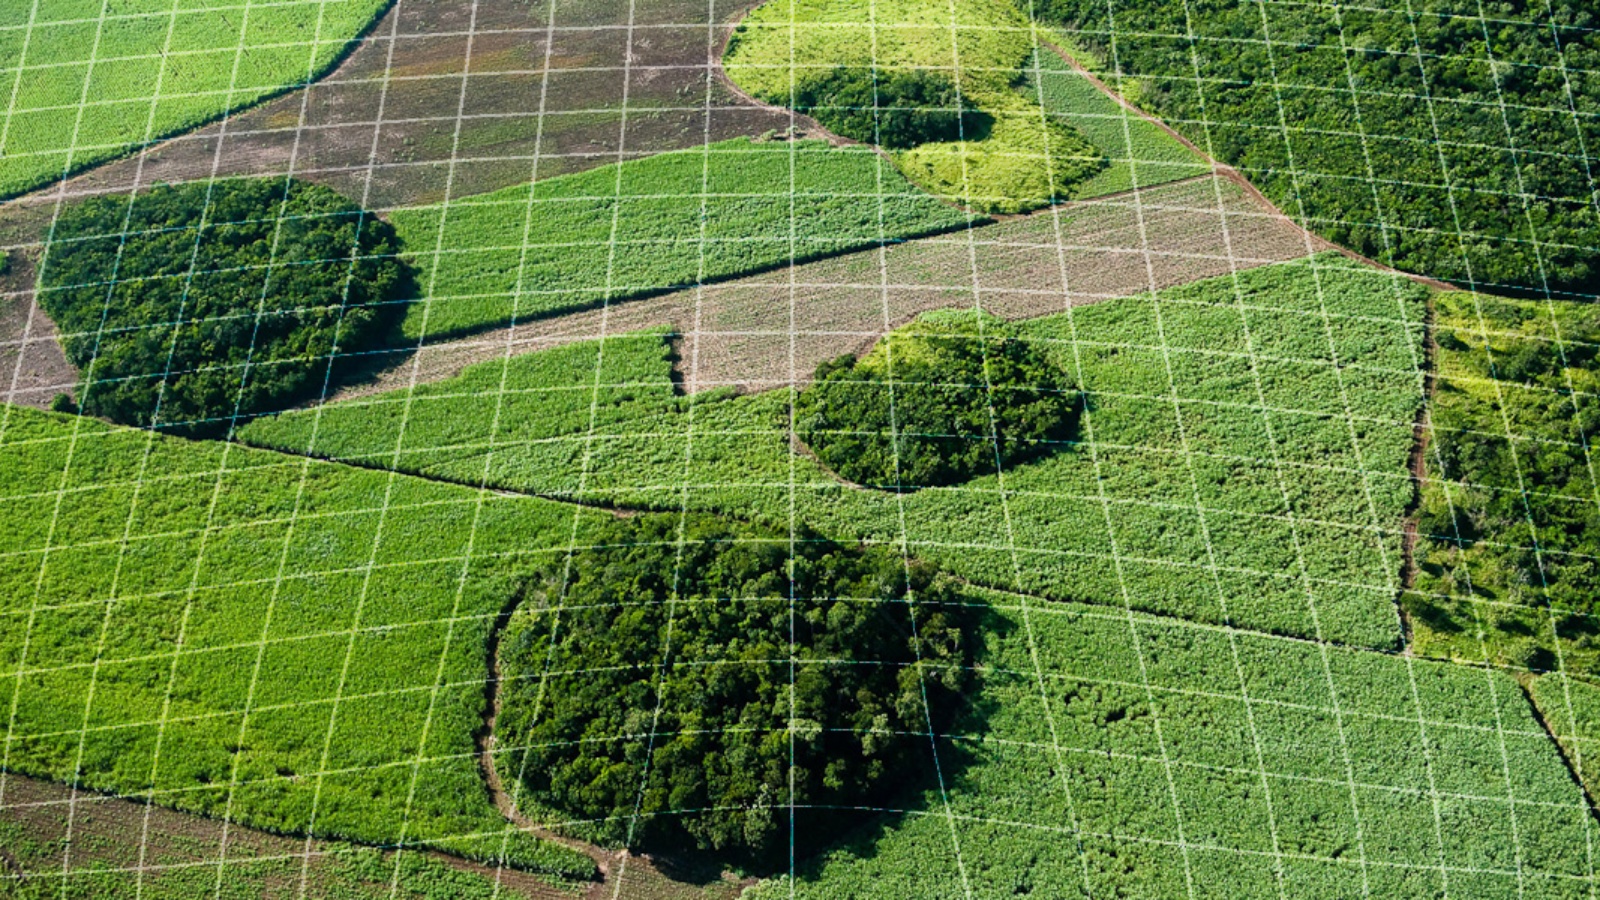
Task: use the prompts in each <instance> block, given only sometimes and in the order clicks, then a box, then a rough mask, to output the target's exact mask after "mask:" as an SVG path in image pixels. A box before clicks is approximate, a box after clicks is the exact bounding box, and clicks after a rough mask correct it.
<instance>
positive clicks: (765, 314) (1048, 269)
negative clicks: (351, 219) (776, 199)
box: [331, 176, 1308, 400]
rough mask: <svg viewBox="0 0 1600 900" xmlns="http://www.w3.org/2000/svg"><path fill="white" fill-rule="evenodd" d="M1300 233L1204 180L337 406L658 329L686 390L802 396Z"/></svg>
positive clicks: (500, 342) (461, 357)
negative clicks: (830, 374)
mask: <svg viewBox="0 0 1600 900" xmlns="http://www.w3.org/2000/svg"><path fill="white" fill-rule="evenodd" d="M1307 252H1308V248H1307V246H1306V242H1305V233H1304V232H1303V231H1301V230H1300V229H1298V228H1295V227H1294V226H1293V225H1291V224H1288V223H1286V222H1284V221H1283V220H1282V219H1281V218H1280V217H1279V216H1278V215H1277V214H1276V213H1275V212H1272V211H1270V210H1264V209H1262V208H1261V207H1260V206H1259V205H1258V204H1257V203H1256V202H1255V201H1254V200H1253V199H1252V198H1250V197H1249V196H1247V195H1246V194H1245V193H1244V192H1243V191H1241V190H1240V189H1239V188H1238V187H1237V186H1235V185H1234V184H1232V183H1231V182H1230V181H1228V180H1226V179H1222V178H1217V177H1212V176H1205V177H1202V178H1198V179H1192V180H1189V181H1185V182H1179V183H1175V184H1168V185H1162V186H1159V187H1155V188H1150V189H1147V190H1141V191H1138V192H1133V193H1129V194H1124V195H1120V196H1116V197H1105V198H1100V199H1097V200H1092V201H1086V202H1082V203H1075V204H1066V205H1063V206H1061V207H1057V208H1056V210H1046V211H1044V212H1041V213H1037V214H1034V215H1031V216H1021V217H1016V218H1011V219H1007V220H1006V221H1004V222H1001V223H999V224H996V225H991V226H987V227H983V228H975V229H972V230H971V231H965V232H958V233H955V234H950V235H945V236H942V237H935V238H926V239H922V240H918V241H913V242H909V243H904V244H898V245H892V246H887V247H884V248H881V249H877V250H870V251H865V252H860V253H852V254H847V255H844V256H839V257H834V258H831V259H826V260H821V261H818V262H813V263H807V264H804V265H799V266H794V267H790V268H786V269H780V270H776V271H773V272H767V273H763V274H760V275H754V276H750V277H748V278H740V279H735V280H732V281H728V282H723V283H720V284H715V285H706V286H702V287H699V288H694V289H690V290H684V291H679V292H676V293H672V294H665V295H662V296H659V297H654V298H648V299H643V300H634V301H626V302H621V303H616V304H613V305H611V306H609V307H606V308H603V309H596V310H589V311H586V312H582V313H577V314H574V315H568V316H560V317H555V318H550V319H539V320H535V321H530V322H527V323H523V324H519V325H516V326H514V327H509V328H501V329H496V330H494V331H489V332H485V333H483V334H479V335H475V336H472V337H470V338H464V339H461V340H456V341H450V342H446V343H440V344H434V345H428V346H424V347H422V348H421V349H420V350H415V349H407V350H404V351H393V352H391V353H390V354H387V355H384V354H377V355H373V356H372V357H370V358H369V359H368V360H367V361H366V368H367V369H368V370H369V372H370V374H369V375H368V377H366V378H365V379H363V380H361V381H359V382H357V383H352V384H349V385H348V386H347V387H345V388H344V389H343V390H342V391H340V392H339V393H337V394H336V395H334V396H333V397H332V398H331V399H333V400H344V399H349V398H352V397H360V396H367V395H370V394H374V393H378V392H381V391H386V390H393V389H396V388H402V387H405V386H407V385H409V384H411V383H413V381H416V382H426V381H438V380H442V379H445V378H449V377H452V376H454V375H456V374H458V373H459V372H460V371H461V370H462V369H463V368H464V367H466V366H468V365H470V364H472V363H474V362H480V361H483V360H486V359H496V358H500V357H503V356H505V355H507V354H520V353H528V352H532V351H535V350H541V349H545V348H548V347H553V346H558V345H561V344H566V343H572V342H575V341H581V340H592V339H594V338H598V337H600V336H602V335H612V334H622V333H626V332H630V331H637V330H640V329H644V328H649V327H654V326H660V325H666V326H671V327H672V328H674V329H676V330H677V331H678V332H679V333H680V334H681V336H682V337H681V343H680V347H679V355H680V362H679V369H680V374H681V375H682V378H683V385H684V388H685V389H686V390H688V391H691V392H693V391H701V390H706V389H709V388H714V387H720V386H732V387H734V388H737V389H739V390H745V391H760V390H769V389H772V388H776V387H783V386H787V385H790V384H796V385H800V384H804V383H805V382H807V381H808V380H809V379H810V376H811V373H812V372H813V371H814V370H815V368H816V366H817V364H818V363H820V362H822V361H824V360H828V359H832V358H834V357H837V356H839V355H841V354H843V353H851V352H860V351H862V350H864V349H866V348H867V347H870V346H871V345H872V344H873V343H874V342H875V341H876V340H877V339H878V338H879V337H880V336H881V335H883V334H884V333H885V332H886V331H888V330H890V329H892V328H894V327H896V326H898V325H900V324H903V323H904V322H906V321H909V320H910V319H912V318H914V317H916V316H917V315H918V314H920V313H923V312H926V311H928V310H933V309H941V308H951V307H960V308H970V307H972V306H973V305H974V304H978V305H981V306H982V308H983V309H985V310H987V311H989V312H991V313H994V314H995V315H998V316H1001V317H1004V318H1006V319H1012V320H1017V319H1027V318H1034V317H1038V316H1043V315H1048V314H1050V313H1057V312H1062V311H1063V310H1065V309H1067V308H1068V307H1069V306H1074V305H1079V304H1084V303H1093V302H1096V301H1099V300H1106V299H1110V298H1114V297H1124V296H1127V295H1129V294H1137V293H1141V292H1144V291H1152V290H1160V289H1162V288H1167V287H1171V286H1174V285H1178V284H1183V283H1186V282H1190V281H1194V280H1196V279H1200V278H1207V277H1211V276H1216V275H1225V274H1228V273H1229V272H1231V271H1236V270H1242V269H1248V268H1253V267H1256V266H1261V265H1267V264H1270V263H1275V262H1282V261H1285V260H1290V259H1296V258H1300V257H1303V256H1305V255H1306V254H1307Z"/></svg>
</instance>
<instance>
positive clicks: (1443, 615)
mask: <svg viewBox="0 0 1600 900" xmlns="http://www.w3.org/2000/svg"><path fill="white" fill-rule="evenodd" d="M1436 305H1437V313H1436V314H1437V339H1438V343H1439V349H1438V353H1437V367H1438V390H1437V392H1436V396H1435V398H1434V401H1433V408H1432V410H1431V415H1430V419H1431V424H1432V428H1433V436H1432V440H1431V442H1430V444H1429V448H1428V453H1427V462H1428V481H1427V484H1426V486H1425V488H1424V491H1423V498H1422V499H1423V503H1422V509H1421V514H1420V516H1419V523H1418V529H1419V531H1420V533H1421V539H1420V541H1419V545H1418V561H1419V564H1420V565H1419V569H1418V572H1417V577H1416V580H1415V584H1414V588H1415V590H1414V591H1412V592H1411V593H1409V594H1408V595H1407V596H1406V607H1407V608H1408V610H1409V611H1410V613H1411V619H1412V623H1413V631H1414V634H1415V646H1416V649H1417V650H1418V652H1421V653H1426V654H1429V655H1433V656H1442V657H1446V658H1453V659H1464V660H1471V661H1474V662H1489V663H1493V664H1495V665H1501V666H1513V667H1518V668H1523V669H1529V670H1533V671H1538V672H1544V671H1556V670H1561V671H1566V672H1570V673H1573V674H1585V675H1591V676H1593V675H1595V674H1597V673H1600V599H1597V598H1600V568H1597V566H1596V562H1595V561H1596V557H1597V556H1600V520H1597V519H1596V518H1595V515H1594V504H1595V499H1596V481H1595V474H1594V473H1595V470H1594V465H1593V462H1592V460H1591V456H1590V449H1589V448H1590V447H1592V446H1593V442H1594V439H1595V438H1594V435H1595V433H1596V431H1597V430H1600V407H1597V406H1596V405H1595V397H1596V395H1597V394H1600V363H1597V361H1596V356H1597V350H1600V314H1597V310H1596V308H1595V306H1594V305H1593V304H1589V303H1571V302H1562V301H1545V300H1536V301H1524V300H1509V299H1503V298H1498V297H1492V296H1489V295H1478V294H1471V293H1467V292H1464V291H1463V292H1453V293H1449V294H1441V295H1440V296H1439V298H1438V301H1437V304H1436Z"/></svg>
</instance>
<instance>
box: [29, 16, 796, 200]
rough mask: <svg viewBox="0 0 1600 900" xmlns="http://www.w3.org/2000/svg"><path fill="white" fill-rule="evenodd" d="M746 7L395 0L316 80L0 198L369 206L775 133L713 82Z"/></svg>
mask: <svg viewBox="0 0 1600 900" xmlns="http://www.w3.org/2000/svg"><path fill="white" fill-rule="evenodd" d="M552 2H554V3H555V7H554V12H553V14H552V10H551V3H552ZM749 5H751V4H750V2H749V0H711V2H707V0H649V2H638V0H583V2H581V3H574V2H565V0H561V2H557V0H532V2H529V0H514V2H512V0H507V2H492V3H483V2H471V0H397V2H396V4H395V5H394V7H393V8H392V9H391V10H390V11H389V12H388V13H387V14H386V15H384V16H383V18H382V19H380V20H379V21H378V22H377V23H376V24H375V25H374V26H373V28H372V30H371V32H370V34H369V35H368V36H367V37H366V39H365V40H363V41H362V42H361V44H360V45H359V46H358V47H357V48H356V49H355V50H354V51H352V52H351V54H350V56H349V58H348V59H347V60H346V61H345V62H344V63H343V64H342V65H341V66H340V67H339V68H338V69H337V70H335V71H334V72H332V73H330V74H329V75H328V76H327V77H326V78H324V79H322V80H320V81H318V82H316V83H314V84H312V85H310V86H309V87H306V88H304V89H301V90H295V91H290V92H288V93H286V94H284V95H283V96H280V97H278V98H277V99H275V100H272V101H269V102H267V103H264V104H262V105H260V106H256V107H252V108H250V109H247V110H244V111H241V112H239V113H237V114H235V115H233V116H232V117H230V118H228V119H227V120H226V121H223V122H219V123H217V124H214V125H211V126H208V127H205V128H201V129H198V130H196V131H194V132H191V133H188V134H185V135H182V136H179V137H176V138H173V139H171V140H168V141H164V142H161V143H158V144H156V145H154V146H152V147H151V148H149V149H148V150H146V151H145V152H143V153H141V154H134V155H133V156H131V157H128V158H126V159H122V160H119V161H116V162H112V163H108V164H107V165H104V166H100V167H98V168H96V169H93V170H91V171H89V172H87V173H84V174H83V175H80V176H78V177H76V178H72V179H70V180H68V181H67V182H65V183H64V184H62V185H59V186H52V187H51V188H48V189H46V190H43V191H40V192H38V193H37V194H35V195H33V196H32V197H28V198H23V199H22V200H20V201H17V202H15V203H13V204H10V205H9V206H14V207H30V206H36V205H38V204H40V203H43V204H44V205H45V206H46V207H50V206H53V204H54V202H55V201H56V200H57V199H58V198H60V197H63V196H65V197H71V196H76V195H81V194H99V193H126V192H127V191H128V190H129V189H130V188H132V187H133V186H134V185H135V184H138V185H140V186H148V185H150V184H154V183H158V182H180V181H193V180H196V179H205V178H209V177H212V176H213V175H218V176H234V175H282V174H285V173H286V172H290V171H293V173H294V174H296V175H297V176H300V177H303V178H306V179H308V180H311V181H317V182H321V183H323V184H326V185H328V186H330V187H332V188H334V189H335V190H338V191H340V192H341V193H343V194H345V195H346V196H348V197H351V198H352V199H362V198H365V200H366V203H367V206H368V207H369V208H373V209H380V210H381V209H387V208H390V207H394V206H404V205H411V204H417V203H433V202H439V201H441V200H444V199H445V198H446V193H447V192H448V195H449V197H451V198H456V197H464V196H469V195H472V194H478V193H482V192H484V191H490V190H495V189H497V188H501V187H505V186H507V185H511V184H518V183H522V182H526V181H528V180H530V178H531V177H533V176H534V175H535V174H537V175H538V177H540V178H547V177H550V176H553V175H559V174H563V173H566V172H573V171H579V170H582V169H588V168H593V167H594V166H597V165H603V164H606V163H610V162H615V161H616V160H617V159H618V158H619V156H621V157H632V156H647V155H650V154H654V153H660V152H663V151H667V150H677V149H683V148H687V147H699V146H702V145H704V144H705V143H707V142H708V141H717V140H723V139H725V138H730V137H736V136H738V135H759V134H761V133H763V132H765V131H767V130H771V129H779V130H781V129H783V128H786V127H788V125H789V123H790V116H789V115H788V114H787V113H786V112H783V111H779V110H775V109H771V108H766V107H761V106H758V105H755V104H753V103H751V102H749V101H747V100H745V99H744V98H742V97H741V96H739V95H738V94H737V93H736V92H734V91H733V90H731V89H730V88H729V86H728V85H727V84H725V83H724V82H723V81H722V80H721V79H719V78H718V77H717V73H718V72H719V71H720V70H719V66H718V55H719V54H720V52H721V48H722V46H723V43H724V40H725V36H726V33H727V31H728V28H729V26H728V24H727V23H728V22H730V21H732V20H733V19H734V18H735V17H736V16H737V14H738V12H739V11H740V10H741V9H743V8H744V7H747V6H749ZM369 186H370V189H369ZM5 211H6V212H7V213H8V214H11V215H17V214H20V213H17V212H14V211H12V210H9V209H7V210H5Z"/></svg>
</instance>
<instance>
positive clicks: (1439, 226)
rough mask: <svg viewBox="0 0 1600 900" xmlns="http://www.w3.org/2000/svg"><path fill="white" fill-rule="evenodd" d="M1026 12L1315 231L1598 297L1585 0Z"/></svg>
mask: <svg viewBox="0 0 1600 900" xmlns="http://www.w3.org/2000/svg"><path fill="white" fill-rule="evenodd" d="M1019 2H1020V0H1019ZM1027 5H1028V6H1029V7H1031V8H1032V9H1033V10H1034V12H1035V15H1036V16H1037V17H1038V18H1039V19H1041V20H1042V21H1044V22H1045V23H1047V24H1050V25H1063V26H1066V27H1068V28H1072V29H1080V31H1079V33H1078V35H1077V37H1079V38H1080V39H1081V40H1082V41H1084V42H1085V43H1087V44H1089V45H1091V46H1092V47H1093V49H1095V50H1096V51H1098V53H1099V55H1100V56H1101V58H1102V60H1103V61H1104V62H1105V63H1106V65H1107V67H1108V68H1110V69H1112V70H1113V71H1120V72H1121V73H1123V74H1125V75H1130V76H1134V77H1136V78H1137V79H1138V81H1139V85H1140V95H1139V96H1140V97H1141V99H1142V101H1143V102H1144V103H1146V105H1148V106H1149V107H1150V108H1151V109H1152V111H1154V112H1156V113H1158V114H1160V115H1161V116H1163V117H1164V118H1166V119H1167V121H1169V122H1171V123H1172V124H1173V125H1174V126H1176V127H1177V128H1178V129H1179V130H1180V131H1182V132H1183V133H1185V134H1186V135H1188V136H1189V137H1190V138H1192V139H1193V140H1195V141H1196V142H1197V143H1199V144H1200V146H1201V147H1209V148H1210V149H1212V150H1213V152H1214V153H1215V155H1216V156H1217V157H1219V158H1220V159H1222V160H1223V161H1224V162H1227V163H1230V164H1232V165H1235V166H1237V167H1239V168H1240V169H1241V171H1243V172H1244V174H1245V175H1247V176H1248V177H1249V178H1250V180H1251V181H1253V182H1255V183H1256V184H1257V185H1259V186H1260V187H1261V188H1262V190H1263V191H1265V192H1266V194H1267V195H1268V196H1269V197H1271V198H1272V200H1273V201H1274V202H1275V203H1277V204H1278V205H1279V206H1280V207H1281V208H1283V209H1284V210H1285V211H1287V212H1288V213H1289V214H1290V215H1292V216H1296V217H1300V218H1302V219H1303V221H1304V222H1305V223H1306V224H1307V226H1308V227H1310V228H1312V229H1313V230H1315V231H1317V232H1318V233H1320V234H1322V235H1323V236H1325V237H1327V238H1329V239H1331V240H1334V241H1337V242H1338V243H1341V244H1344V245H1345V246H1348V247H1351V248H1353V249H1355V250H1357V251H1359V252H1361V253H1364V254H1366V255H1369V256H1372V257H1375V258H1377V259H1379V260H1382V261H1383V262H1386V263H1389V264H1391V265H1394V266H1396V267H1398V268H1401V269H1404V270H1406V271H1409V272H1417V273H1420V274H1424V275H1429V276H1432V277H1436V278H1443V279H1447V280H1450V281H1454V282H1457V283H1462V284H1472V285H1475V286H1477V287H1479V288H1484V289H1489V290H1503V291H1508V292H1512V293H1517V292H1523V291H1532V292H1538V293H1540V294H1542V293H1543V292H1544V290H1545V289H1546V288H1549V289H1551V290H1554V291H1565V292H1573V293H1577V294H1582V295H1593V294H1595V293H1596V292H1597V291H1600V268H1597V266H1596V264H1595V259H1596V257H1597V252H1596V248H1597V247H1600V209H1597V205H1596V202H1595V190H1596V185H1597V182H1596V177H1597V176H1600V172H1596V171H1592V169H1593V167H1592V166H1591V165H1590V164H1589V162H1588V160H1589V159H1590V158H1591V156H1592V155H1593V154H1594V152H1595V150H1594V148H1596V147H1600V118H1597V117H1596V116H1595V110H1596V109H1597V108H1600V79H1596V78H1594V77H1593V76H1592V74H1590V73H1593V72H1595V71H1600V6H1597V5H1595V4H1594V3H1592V2H1588V0H1551V2H1548V3H1547V2H1546V0H1493V2H1484V3H1481V4H1480V3H1479V2H1477V0H1416V2H1413V3H1408V4H1406V5H1405V6H1396V5H1394V4H1355V5H1349V4H1343V5H1340V4H1326V3H1242V2H1234V0H1222V2H1219V0H1207V2H1187V3H1174V2H1171V0H1117V2H1115V3H1107V2H1106V0H1030V2H1029V3H1028V4H1027Z"/></svg>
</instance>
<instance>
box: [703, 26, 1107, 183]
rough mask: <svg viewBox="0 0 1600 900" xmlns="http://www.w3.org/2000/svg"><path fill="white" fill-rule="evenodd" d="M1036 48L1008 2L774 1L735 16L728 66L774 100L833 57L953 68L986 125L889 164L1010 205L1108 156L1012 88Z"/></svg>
mask: <svg viewBox="0 0 1600 900" xmlns="http://www.w3.org/2000/svg"><path fill="white" fill-rule="evenodd" d="M1036 47H1037V40H1036V37H1035V34H1034V31H1033V29H1032V27H1031V26H1030V24H1029V23H1028V21H1027V19H1026V18H1025V17H1023V16H1022V14H1021V13H1020V12H1018V10H1017V8H1016V7H1015V6H1014V5H1013V4H1012V3H1010V2H1009V0H955V2H951V0H873V2H869V0H772V2H769V3H766V4H764V5H762V6H760V7H757V8H756V9H755V10H754V11H752V12H751V13H750V15H748V16H747V17H746V18H745V19H744V21H743V22H741V23H740V26H739V29H738V31H737V32H736V34H735V37H734V39H733V41H732V42H730V44H729V46H728V52H727V55H726V58H725V60H724V64H725V67H726V69H727V72H728V76H729V77H730V78H732V79H733V80H734V82H735V83H737V84H738V85H739V86H740V87H741V88H743V89H744V90H746V91H747V92H749V93H750V94H752V95H754V96H756V97H760V98H762V99H763V100H766V101H768V102H771V103H775V104H778V105H788V104H789V103H790V102H791V98H792V96H793V94H792V93H791V91H792V88H793V86H794V84H795V83H796V81H798V80H801V79H804V78H806V77H807V76H808V75H809V74H812V73H815V72H819V71H824V70H829V69H833V68H835V67H839V66H849V67H856V68H861V69H870V68H872V67H878V68H880V69H890V70H894V69H898V70H929V71H937V72H943V73H945V74H950V75H953V76H954V78H955V80H956V83H957V85H958V86H959V88H960V92H961V96H962V99H963V101H964V102H965V103H967V104H968V105H970V106H972V107H975V108H977V109H978V110H981V111H982V112H983V113H986V114H988V116H989V117H991V119H992V123H993V124H992V128H991V129H989V130H987V132H986V133H984V134H980V135H974V136H972V137H970V138H968V139H966V140H959V141H943V142H937V143H929V144H923V145H921V146H917V147H912V148H910V149H907V150H903V151H899V152H897V153H896V154H895V162H896V163H897V164H898V165H899V166H900V169H901V171H903V172H905V173H906V175H907V176H909V177H910V178H911V179H912V180H913V181H915V182H917V183H918V184H920V185H922V186H923V187H925V188H927V189H928V190H930V191H933V192H934V193H936V194H939V195H940V196H943V197H947V198H949V199H951V200H954V201H956V202H959V203H962V204H965V205H967V206H970V207H972V208H974V209H980V210H983V211H985V212H1000V213H1016V212H1025V211H1027V210H1030V209H1037V208H1039V207H1041V206H1045V205H1048V204H1049V203H1051V202H1052V201H1054V200H1057V199H1061V198H1064V197H1066V196H1070V195H1071V193H1072V191H1073V189H1074V186H1075V185H1076V184H1077V183H1078V182H1079V181H1081V180H1083V179H1084V178H1085V177H1087V176H1088V175H1089V174H1092V172H1094V171H1095V170H1097V169H1098V168H1100V167H1101V165H1103V160H1102V158H1101V153H1100V150H1099V149H1097V148H1096V147H1095V146H1093V145H1092V144H1090V143H1089V142H1087V141H1085V140H1084V138H1083V136H1082V135H1081V134H1079V133H1078V131H1077V130H1076V129H1074V128H1073V127H1071V126H1072V123H1070V122H1063V121H1061V120H1057V119H1053V118H1051V117H1047V116H1045V115H1044V114H1043V113H1042V112H1041V110H1040V106H1039V100H1038V98H1037V96H1035V94H1034V93H1032V92H1029V91H1027V90H1025V89H1019V88H1018V86H1017V83H1018V82H1019V80H1020V79H1021V78H1022V76H1023V74H1024V69H1025V67H1026V65H1027V63H1028V61H1029V60H1030V59H1031V58H1032V54H1033V53H1034V51H1035V49H1036ZM1102 147H1103V145H1102Z"/></svg>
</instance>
